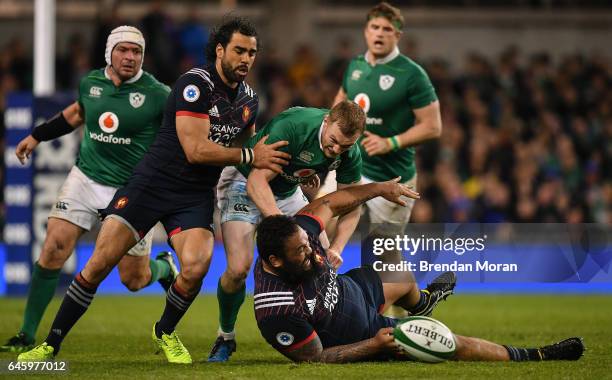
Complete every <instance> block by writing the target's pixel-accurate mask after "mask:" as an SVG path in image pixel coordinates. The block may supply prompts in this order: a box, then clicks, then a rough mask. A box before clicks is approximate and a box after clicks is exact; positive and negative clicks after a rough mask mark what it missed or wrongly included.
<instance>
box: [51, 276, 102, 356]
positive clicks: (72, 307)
mask: <svg viewBox="0 0 612 380" xmlns="http://www.w3.org/2000/svg"><path fill="white" fill-rule="evenodd" d="M96 290H97V287H96V286H95V285H92V284H90V283H88V282H87V281H86V280H85V279H84V278H83V277H82V276H81V273H79V274H77V275H76V277H75V278H74V280H72V284H70V286H69V287H68V291H67V292H66V295H65V296H64V300H63V301H62V305H61V306H60V308H59V310H58V311H57V315H56V316H55V320H54V321H53V324H52V325H51V331H49V335H48V336H47V339H45V342H47V344H48V345H49V346H51V347H53V348H54V354H55V355H57V353H58V352H59V349H60V345H61V344H62V341H63V340H64V338H65V337H66V335H68V332H69V331H70V329H71V328H72V326H74V324H75V323H76V322H77V321H78V320H79V318H81V316H82V315H83V314H85V312H86V311H87V308H89V305H90V304H91V301H92V300H93V297H94V295H95V294H96Z"/></svg>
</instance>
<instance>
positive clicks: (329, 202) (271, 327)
mask: <svg viewBox="0 0 612 380" xmlns="http://www.w3.org/2000/svg"><path fill="white" fill-rule="evenodd" d="M397 181H398V179H395V180H392V181H387V182H382V183H371V184H367V185H360V186H353V187H349V188H345V189H342V190H339V191H336V192H334V193H331V194H329V195H326V196H325V197H322V198H319V199H317V200H315V201H313V202H312V203H310V204H309V205H307V206H306V207H304V208H303V209H302V210H301V211H300V212H299V213H298V214H297V215H296V216H295V217H288V216H285V215H274V216H270V217H267V218H265V219H264V220H263V221H262V222H261V223H260V224H259V225H258V227H257V249H258V251H259V259H258V260H257V263H256V264H255V297H254V298H255V301H254V304H255V317H256V319H257V325H258V327H259V329H260V331H261V334H262V335H263V336H264V338H265V339H266V340H267V341H268V343H270V344H271V345H272V346H273V347H274V348H275V349H276V350H278V351H279V352H280V353H282V354H283V355H285V356H286V357H288V358H289V359H291V360H293V361H297V362H304V361H312V362H328V363H344V362H354V361H360V360H372V359H374V360H375V359H388V358H402V357H404V356H403V355H401V352H402V351H401V350H400V347H399V346H398V345H397V343H395V341H394V338H393V335H392V332H393V328H394V326H395V325H396V324H397V323H398V320H396V319H393V318H388V317H384V316H382V315H381V314H379V311H380V310H381V309H382V308H384V307H385V306H388V305H391V304H395V305H398V306H401V307H404V308H406V309H407V310H409V311H410V310H411V308H413V307H414V305H415V303H418V302H419V297H420V295H419V294H418V292H417V291H415V290H416V289H417V287H416V284H415V283H414V282H410V281H407V282H403V283H399V282H398V283H385V284H383V283H382V281H381V280H380V277H379V276H378V273H377V272H375V271H374V270H373V269H372V268H371V267H361V268H356V269H353V270H351V271H349V272H347V273H345V274H342V275H338V274H337V273H336V271H335V269H334V268H333V266H332V265H330V263H329V261H328V260H327V257H326V255H325V250H324V249H322V247H321V243H320V241H319V238H318V236H319V234H320V233H321V231H323V230H324V227H325V225H326V224H327V223H328V222H329V221H330V220H331V218H333V217H334V216H337V215H342V214H344V213H347V212H350V211H351V210H352V209H353V208H355V207H357V206H358V205H360V204H362V203H364V202H366V201H368V200H370V199H372V198H374V197H377V196H380V197H383V198H385V199H387V200H389V201H391V202H395V203H397V204H399V205H404V204H405V202H404V201H402V200H401V199H400V196H402V195H403V196H406V197H410V198H413V199H417V198H418V194H416V193H414V192H413V191H411V190H410V189H409V188H408V187H407V186H406V185H403V184H401V183H398V182H397ZM406 275H407V276H409V275H408V273H407V274H406ZM443 276H444V275H443ZM432 285H435V287H436V288H437V289H440V288H444V285H443V284H441V283H438V284H432ZM453 285H454V284H453ZM430 286H431V285H430ZM437 289H436V290H437ZM451 289H452V288H451ZM455 340H456V344H457V349H456V353H455V356H454V359H455V360H482V361H527V360H535V361H540V360H577V359H579V358H580V357H581V356H582V353H583V351H584V345H583V343H582V339H581V338H569V339H566V340H564V341H561V342H559V343H555V344H552V345H549V346H544V347H541V348H516V347H512V346H502V345H499V344H496V343H492V342H488V341H485V340H483V339H479V338H471V337H464V336H460V335H455Z"/></svg>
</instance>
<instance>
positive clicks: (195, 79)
mask: <svg viewBox="0 0 612 380" xmlns="http://www.w3.org/2000/svg"><path fill="white" fill-rule="evenodd" d="M210 70H211V69H210V68H208V67H193V68H191V69H190V70H187V71H186V72H185V73H183V74H182V75H181V76H180V77H179V78H178V79H177V81H176V82H177V83H181V84H185V85H189V84H192V85H196V86H202V85H203V86H205V87H207V88H208V89H210V90H211V91H212V90H214V88H215V82H214V80H213V76H212V73H211V72H210Z"/></svg>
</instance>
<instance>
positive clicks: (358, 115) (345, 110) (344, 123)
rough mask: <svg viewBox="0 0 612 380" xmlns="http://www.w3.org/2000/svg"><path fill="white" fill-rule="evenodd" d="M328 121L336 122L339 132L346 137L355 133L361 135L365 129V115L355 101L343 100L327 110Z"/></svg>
mask: <svg viewBox="0 0 612 380" xmlns="http://www.w3.org/2000/svg"><path fill="white" fill-rule="evenodd" d="M329 122H330V123H332V124H333V123H335V122H338V126H339V127H340V132H342V134H343V135H345V136H347V137H350V136H354V135H355V134H356V133H358V134H359V135H361V134H362V133H363V131H364V129H365V122H366V115H365V113H364V112H363V110H362V109H361V107H359V105H357V103H355V102H353V101H351V100H343V101H341V102H340V103H338V104H336V105H335V106H334V107H333V108H332V109H331V111H329Z"/></svg>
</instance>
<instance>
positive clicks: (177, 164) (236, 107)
mask: <svg viewBox="0 0 612 380" xmlns="http://www.w3.org/2000/svg"><path fill="white" fill-rule="evenodd" d="M258 103H259V99H258V97H257V94H256V93H255V91H253V89H252V88H251V87H250V86H249V85H248V84H246V83H245V82H241V83H240V84H239V85H238V86H237V88H235V89H232V88H230V87H228V86H227V85H226V84H225V83H224V82H223V81H222V80H221V78H220V76H219V74H218V73H217V70H216V69H215V67H214V66H206V67H196V68H193V69H191V70H189V71H187V72H186V73H185V74H183V75H181V77H179V79H178V80H177V81H176V84H175V85H174V87H173V88H172V92H171V93H170V95H169V96H168V100H167V102H166V107H165V110H164V119H163V123H162V126H161V128H160V130H159V133H158V135H157V138H156V140H155V141H154V142H153V144H151V146H150V147H149V150H148V151H147V152H146V153H145V155H144V157H143V159H142V161H141V162H140V163H139V164H138V166H137V167H136V168H135V169H134V176H136V177H138V176H141V177H145V178H147V177H148V178H151V180H152V181H151V182H152V184H154V185H155V186H156V187H159V188H162V189H164V188H165V189H168V190H180V191H181V192H185V191H187V192H199V191H201V190H203V189H211V188H213V187H214V186H216V185H217V181H218V180H219V176H220V174H221V170H222V169H223V167H222V166H213V165H204V164H190V163H189V162H188V161H187V158H186V156H185V152H184V151H183V148H182V146H181V144H180V142H179V139H178V135H177V133H176V117H177V116H191V117H197V118H201V119H208V120H210V133H209V135H208V138H209V139H210V140H211V141H213V142H215V143H216V144H219V145H223V146H225V147H229V146H230V144H231V143H232V141H233V140H234V138H235V137H236V136H237V135H238V134H239V133H240V132H241V131H242V130H244V129H245V128H250V127H251V126H253V125H254V124H255V119H256V117H257V108H258Z"/></svg>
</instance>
